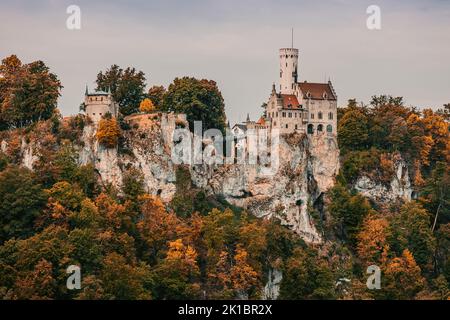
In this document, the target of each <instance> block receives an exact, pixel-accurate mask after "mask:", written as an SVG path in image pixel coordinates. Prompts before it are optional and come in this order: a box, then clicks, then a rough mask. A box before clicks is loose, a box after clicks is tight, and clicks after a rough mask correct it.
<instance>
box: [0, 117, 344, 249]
mask: <svg viewBox="0 0 450 320" xmlns="http://www.w3.org/2000/svg"><path fill="white" fill-rule="evenodd" d="M161 117H163V119H161ZM179 120H180V119H176V118H174V119H169V118H167V117H166V118H165V119H164V114H163V115H162V116H161V115H159V116H156V118H152V117H151V116H149V115H135V116H133V118H132V119H131V120H130V122H129V124H130V129H129V130H124V131H123V133H122V135H123V139H122V142H121V143H120V146H119V147H118V148H112V149H107V148H105V147H103V146H102V145H99V143H98V142H97V140H96V137H95V134H96V127H95V126H96V125H95V124H86V125H85V127H84V129H83V133H82V136H81V139H80V140H81V143H80V145H78V146H76V149H77V150H78V155H79V164H80V165H81V164H87V163H92V164H94V166H95V169H96V171H97V172H98V174H99V177H100V179H101V181H102V183H103V184H111V185H114V186H116V187H118V188H120V187H121V185H122V180H123V177H124V174H125V173H126V171H127V170H129V169H130V168H136V169H138V170H140V171H141V172H142V174H143V176H144V183H145V188H146V191H147V192H148V193H150V194H154V195H159V196H160V197H161V199H162V200H163V201H164V202H169V201H171V199H172V198H173V196H174V194H175V191H176V181H175V180H176V174H175V173H176V165H175V164H174V162H173V157H172V151H173V143H172V137H173V132H174V130H175V128H176V127H177V125H176V123H178V121H179ZM189 134H190V133H189ZM191 137H192V136H191ZM207 140H208V139H204V140H203V141H200V144H202V143H203V145H204V146H205V144H207V143H208V142H207ZM209 140H210V139H209ZM1 147H2V149H6V148H7V147H8V146H7V143H6V142H2V143H1ZM21 150H22V151H21V152H22V159H23V161H22V163H23V165H24V166H26V167H28V168H30V169H32V168H33V163H34V162H35V161H36V159H38V156H39V154H38V153H39V148H36V147H33V146H32V145H31V144H30V145H28V144H26V143H25V142H22V148H21ZM277 154H278V157H277V159H278V165H277V166H275V168H276V170H273V172H272V174H269V175H268V174H267V165H261V164H248V163H247V162H244V163H234V161H230V162H229V164H207V163H201V164H195V165H191V166H189V168H190V173H191V178H192V182H193V184H194V185H195V186H196V187H199V188H202V189H204V190H205V191H206V192H207V193H209V194H213V195H221V196H223V197H224V198H225V199H226V200H227V201H229V202H230V203H232V204H234V205H236V206H240V207H243V208H245V209H246V210H247V211H249V212H250V213H252V214H254V215H255V216H257V217H271V216H275V217H277V218H279V219H280V220H281V222H282V223H283V224H284V225H287V226H289V227H290V228H291V229H292V230H294V231H295V232H296V233H298V234H299V235H301V236H302V237H303V239H304V240H305V241H307V242H313V243H318V242H321V241H322V238H321V235H320V234H319V233H318V232H317V230H316V228H315V224H314V221H313V219H312V217H311V215H310V212H309V211H310V209H311V208H313V207H317V206H318V205H319V206H320V204H319V202H321V201H322V200H321V199H322V194H323V193H324V192H325V191H326V190H327V189H328V188H329V187H331V186H333V184H334V177H335V175H336V174H337V173H338V170H339V150H338V147H337V142H336V138H335V137H333V136H328V135H326V134H325V133H324V134H323V135H322V136H316V135H305V134H300V133H296V134H291V135H289V136H281V137H280V143H279V149H278V152H277Z"/></svg>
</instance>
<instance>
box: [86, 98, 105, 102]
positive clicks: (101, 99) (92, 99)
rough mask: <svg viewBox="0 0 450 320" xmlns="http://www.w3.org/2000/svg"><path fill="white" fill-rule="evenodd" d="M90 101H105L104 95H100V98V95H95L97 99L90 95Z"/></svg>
mask: <svg viewBox="0 0 450 320" xmlns="http://www.w3.org/2000/svg"><path fill="white" fill-rule="evenodd" d="M89 101H90V102H92V101H103V97H100V99H99V97H95V99H94V98H93V97H90V98H89Z"/></svg>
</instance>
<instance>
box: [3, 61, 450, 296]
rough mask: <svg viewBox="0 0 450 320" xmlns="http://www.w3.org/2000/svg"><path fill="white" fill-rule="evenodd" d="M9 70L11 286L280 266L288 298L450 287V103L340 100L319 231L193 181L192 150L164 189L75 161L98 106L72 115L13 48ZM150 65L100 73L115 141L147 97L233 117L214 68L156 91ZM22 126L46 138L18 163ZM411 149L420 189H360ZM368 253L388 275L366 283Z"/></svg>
mask: <svg viewBox="0 0 450 320" xmlns="http://www.w3.org/2000/svg"><path fill="white" fill-rule="evenodd" d="M0 75H1V77H0V141H2V140H3V139H8V141H9V145H8V148H7V149H5V150H4V148H1V149H0V298H1V299H33V300H34V299H36V300H37V299H105V300H109V299H130V300H134V299H261V298H262V295H263V292H264V286H265V284H266V283H267V282H268V277H269V273H270V272H271V271H272V270H280V271H281V272H282V274H283V278H282V281H281V284H280V292H279V296H278V299H293V300H295V299H342V300H350V299H352V300H353V299H354V300H358V299H439V300H446V299H449V298H450V286H449V282H450V205H449V201H450V199H449V198H450V179H449V168H450V167H449V163H450V153H449V151H450V139H449V137H450V133H449V119H450V103H449V104H446V105H444V106H437V107H436V108H433V109H431V108H425V107H424V108H420V109H419V108H414V107H410V106H407V105H406V104H405V103H404V101H403V98H402V97H393V96H389V95H381V96H373V97H372V100H371V101H370V102H368V103H367V104H363V103H358V102H357V101H356V100H349V101H348V103H347V105H346V106H345V107H342V108H339V110H338V143H339V148H340V152H341V154H340V157H341V159H340V161H341V169H340V173H339V175H338V176H337V177H336V183H335V186H334V187H332V188H331V189H330V190H328V192H327V193H326V195H325V197H324V208H325V210H324V211H325V213H326V214H325V215H317V214H316V215H314V209H311V214H312V215H313V216H314V217H315V223H316V225H317V227H318V229H319V230H320V232H321V234H322V236H323V238H324V241H323V243H321V244H307V243H305V242H304V241H303V240H302V239H301V237H300V236H299V235H297V234H296V233H294V232H293V231H291V230H290V229H288V228H287V227H286V226H283V225H281V224H280V222H279V221H278V220H277V218H276V217H272V218H270V219H259V218H256V217H254V216H253V215H251V214H249V213H247V212H246V211H245V210H243V209H242V208H239V207H236V206H233V205H231V204H230V203H228V202H227V201H225V199H223V198H221V197H219V196H211V195H208V194H207V193H206V192H205V191H204V190H202V189H199V188H197V187H196V186H194V185H193V183H192V181H191V177H190V173H189V168H188V167H186V166H182V165H180V166H178V167H177V169H176V192H175V196H174V198H173V200H172V201H171V202H170V203H168V204H165V203H163V202H162V201H161V199H160V198H159V197H158V196H156V195H149V194H147V193H146V192H145V187H144V180H143V179H144V178H143V176H142V174H141V173H140V172H139V171H138V170H133V169H130V170H128V171H127V174H126V175H125V176H124V179H123V187H122V188H121V190H118V189H117V188H115V187H114V186H112V185H109V184H105V183H102V182H101V181H99V179H98V174H97V173H96V170H95V168H94V166H93V165H90V164H87V165H79V164H78V150H77V148H76V147H75V145H77V144H79V143H80V139H81V134H82V131H83V128H84V126H85V125H86V124H87V123H88V122H89V119H87V118H86V117H85V116H83V115H81V114H80V115H76V116H72V117H66V118H63V117H62V116H61V114H60V112H59V110H58V108H57V99H58V97H59V95H60V90H61V88H62V84H61V83H60V81H59V80H58V77H57V75H55V74H53V73H52V72H51V71H50V70H49V68H48V67H47V66H46V65H45V63H44V62H42V61H35V62H32V63H29V64H23V63H22V62H21V61H20V60H19V58H18V57H16V56H14V55H13V56H10V57H7V58H5V59H3V61H2V64H1V65H0ZM145 81H146V79H145V75H144V74H143V72H141V71H138V70H135V69H134V68H126V69H122V68H120V67H119V66H116V65H113V66H111V68H109V69H108V70H106V71H101V72H99V74H98V77H97V88H98V89H102V88H110V89H111V92H112V94H113V97H114V99H115V100H116V101H118V103H119V105H120V113H121V116H120V117H119V118H118V119H117V120H116V119H111V118H110V117H105V119H103V120H102V121H101V122H100V124H99V130H98V132H97V139H98V140H99V142H100V143H102V144H104V145H105V146H106V147H116V146H118V145H119V150H120V141H121V134H122V132H123V131H124V130H127V129H128V128H127V127H126V123H124V122H123V116H124V115H128V114H132V113H135V112H139V111H141V112H149V111H152V110H155V109H159V110H173V111H177V112H184V113H186V114H187V116H188V122H189V125H190V126H191V125H192V123H193V121H194V120H202V121H204V123H206V128H205V129H207V128H220V129H223V128H224V127H225V125H226V124H225V122H226V116H225V105H224V100H223V98H222V95H221V93H220V90H219V88H218V87H217V84H216V83H215V82H214V81H212V80H204V79H203V80H198V79H195V78H190V77H184V78H177V79H175V80H174V82H173V83H172V84H170V86H169V87H168V88H167V89H166V88H164V87H162V86H154V87H151V88H150V89H149V90H148V91H146V90H145V88H146V83H145ZM83 107H84V106H83V105H81V106H80V109H83ZM205 111H208V112H205ZM22 139H25V140H27V141H39V143H40V145H41V146H42V150H43V152H41V154H40V155H39V156H38V158H37V159H36V161H35V164H34V166H33V170H30V169H27V168H26V167H25V166H23V165H22V158H21V144H22ZM399 158H401V159H403V160H404V161H405V162H406V163H407V164H408V169H409V175H410V179H411V183H412V188H413V190H414V191H413V197H412V200H411V201H406V202H405V201H402V200H398V201H397V202H391V203H378V202H375V201H373V200H370V199H368V198H366V197H364V196H363V195H361V194H360V193H358V192H357V191H356V190H355V188H354V186H355V181H356V180H357V178H358V177H359V176H361V174H362V173H364V174H365V175H367V176H370V177H371V178H372V179H373V180H375V181H377V182H378V183H380V184H388V183H389V181H390V179H391V177H392V175H393V174H394V172H393V171H394V162H395V161H396V160H397V159H399ZM70 265H78V266H81V273H82V287H81V289H80V290H69V289H68V288H67V286H66V280H67V277H68V274H67V273H66V269H67V267H68V266H70ZM370 265H376V266H379V268H380V269H381V271H382V276H381V288H380V289H378V290H369V289H368V288H367V286H366V280H367V277H368V275H367V273H366V269H367V267H368V266H370Z"/></svg>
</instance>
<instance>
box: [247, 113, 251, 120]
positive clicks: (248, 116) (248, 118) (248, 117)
mask: <svg viewBox="0 0 450 320" xmlns="http://www.w3.org/2000/svg"><path fill="white" fill-rule="evenodd" d="M247 122H250V115H249V114H248V113H247Z"/></svg>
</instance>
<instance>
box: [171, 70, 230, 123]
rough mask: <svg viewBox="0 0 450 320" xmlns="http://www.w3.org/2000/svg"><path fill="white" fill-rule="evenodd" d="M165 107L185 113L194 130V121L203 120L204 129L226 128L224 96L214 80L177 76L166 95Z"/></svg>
mask: <svg viewBox="0 0 450 320" xmlns="http://www.w3.org/2000/svg"><path fill="white" fill-rule="evenodd" d="M163 109H164V110H166V111H175V112H179V113H185V114H186V116H187V119H188V122H189V128H190V130H191V131H193V130H194V121H202V125H203V130H207V129H210V128H215V129H219V130H221V131H222V132H224V130H225V119H226V117H225V105H224V101H223V97H222V94H221V92H220V91H219V88H218V87H217V84H216V82H214V81H212V80H205V79H202V80H198V79H195V78H189V77H184V78H176V79H175V80H174V81H173V83H172V84H170V86H169V89H168V91H167V94H166V95H165V98H164V102H163Z"/></svg>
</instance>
